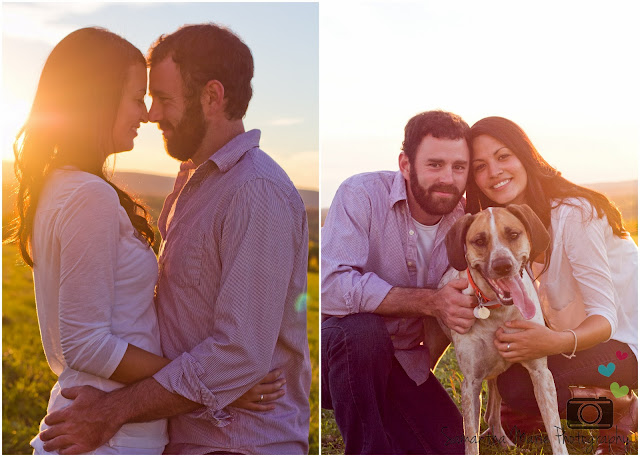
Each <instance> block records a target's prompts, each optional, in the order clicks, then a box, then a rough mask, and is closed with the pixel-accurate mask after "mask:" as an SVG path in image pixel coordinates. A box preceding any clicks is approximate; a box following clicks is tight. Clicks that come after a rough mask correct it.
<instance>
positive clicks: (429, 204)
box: [409, 164, 464, 216]
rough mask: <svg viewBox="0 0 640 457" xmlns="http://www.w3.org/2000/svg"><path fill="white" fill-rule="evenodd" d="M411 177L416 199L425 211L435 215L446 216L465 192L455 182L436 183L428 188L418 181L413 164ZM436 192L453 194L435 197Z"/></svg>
mask: <svg viewBox="0 0 640 457" xmlns="http://www.w3.org/2000/svg"><path fill="white" fill-rule="evenodd" d="M409 177H410V182H409V185H410V187H411V193H412V194H413V197H414V198H415V199H416V202H417V203H418V205H419V206H420V208H422V210H423V211H424V212H426V213H429V214H432V215H434V216H444V215H445V214H449V213H450V212H451V211H453V209H454V208H455V207H456V205H457V204H458V202H459V201H460V199H461V198H462V194H463V193H464V189H463V190H460V189H458V188H457V187H456V186H454V185H453V184H451V185H445V184H434V185H432V186H429V187H428V188H424V187H422V186H421V185H420V183H419V182H418V175H417V174H416V168H415V167H414V166H413V164H412V165H411V169H410V171H409ZM434 192H449V193H451V194H452V195H451V197H449V198H443V197H435V196H434V195H433V193H434Z"/></svg>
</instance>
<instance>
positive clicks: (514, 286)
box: [497, 275, 536, 319]
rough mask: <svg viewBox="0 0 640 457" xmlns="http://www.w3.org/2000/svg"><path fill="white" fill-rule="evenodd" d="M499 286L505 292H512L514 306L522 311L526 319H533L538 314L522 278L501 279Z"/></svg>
mask: <svg viewBox="0 0 640 457" xmlns="http://www.w3.org/2000/svg"><path fill="white" fill-rule="evenodd" d="M497 282H498V284H499V286H500V288H501V289H502V290H503V291H509V292H511V298H512V299H513V304H514V305H516V307H517V308H518V309H519V310H520V314H522V317H524V318H525V319H531V318H532V317H533V316H534V315H535V314H536V307H535V305H534V304H533V302H532V301H531V299H530V298H529V296H528V295H527V293H526V292H525V290H524V284H523V283H522V279H520V276H518V275H515V276H512V277H510V278H506V279H499V280H498V281H497Z"/></svg>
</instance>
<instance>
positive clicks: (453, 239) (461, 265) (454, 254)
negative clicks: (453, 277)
mask: <svg viewBox="0 0 640 457" xmlns="http://www.w3.org/2000/svg"><path fill="white" fill-rule="evenodd" d="M473 219H475V216H474V215H472V214H465V215H464V216H462V217H461V218H460V219H458V220H457V221H456V222H455V224H453V225H452V226H451V228H450V229H449V233H447V236H446V238H445V239H444V245H445V246H446V247H447V257H448V258H449V263H450V264H451V266H452V267H453V268H455V269H456V270H458V271H462V270H466V269H467V258H466V257H465V255H464V245H465V242H466V238H467V230H469V226H470V225H471V223H472V222H473Z"/></svg>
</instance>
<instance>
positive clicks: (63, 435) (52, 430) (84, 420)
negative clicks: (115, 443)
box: [40, 386, 124, 455]
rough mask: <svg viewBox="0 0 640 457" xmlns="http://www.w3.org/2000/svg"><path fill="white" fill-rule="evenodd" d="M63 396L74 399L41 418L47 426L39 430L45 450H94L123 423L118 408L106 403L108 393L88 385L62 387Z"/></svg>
mask: <svg viewBox="0 0 640 457" xmlns="http://www.w3.org/2000/svg"><path fill="white" fill-rule="evenodd" d="M61 393H62V396H63V397H65V398H68V399H70V400H73V403H71V405H69V406H68V407H66V408H64V409H60V410H58V411H54V412H53V413H51V414H49V415H47V416H46V417H45V418H44V422H45V423H46V424H47V425H49V428H48V429H46V430H45V431H43V432H41V433H40V439H42V441H44V450H45V451H48V452H51V451H55V450H58V452H59V453H60V454H64V455H67V454H82V453H86V452H90V451H93V450H94V449H97V448H98V447H100V446H101V445H103V444H104V443H106V442H107V441H109V439H111V437H112V436H113V435H115V434H116V432H117V431H118V430H119V429H120V427H121V426H122V425H124V422H121V421H120V420H119V418H118V414H117V413H118V411H114V410H113V409H112V408H110V407H109V406H108V402H107V401H106V400H107V393H106V392H103V391H102V390H99V389H96V388H94V387H90V386H76V387H71V388H69V389H63V390H62V392H61Z"/></svg>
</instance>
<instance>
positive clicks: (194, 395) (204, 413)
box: [153, 352, 233, 427]
mask: <svg viewBox="0 0 640 457" xmlns="http://www.w3.org/2000/svg"><path fill="white" fill-rule="evenodd" d="M204 373H205V370H204V368H203V367H202V364H201V363H200V362H198V361H197V360H196V359H195V358H194V357H193V356H192V355H191V354H189V353H188V352H185V353H183V354H182V355H181V356H180V357H177V358H176V359H174V360H173V361H172V362H171V363H169V364H168V365H167V366H165V367H164V368H163V369H161V370H160V371H158V372H157V373H156V374H154V375H153V379H155V380H156V381H157V382H158V383H159V384H160V385H161V386H162V387H164V388H165V389H167V390H168V391H169V392H171V393H174V394H178V395H180V396H182V397H185V398H186V399H188V400H191V401H194V402H196V403H200V404H201V405H203V407H202V408H198V409H196V410H194V411H191V412H190V413H186V414H185V415H186V416H190V417H193V418H197V419H204V420H208V421H210V422H211V423H213V425H215V426H216V427H225V426H227V425H229V424H230V423H231V421H232V420H233V416H232V415H231V413H229V412H228V411H226V410H225V409H222V408H220V406H219V405H218V400H217V398H216V396H215V395H214V394H213V392H211V390H210V389H209V388H208V387H207V385H206V384H204V383H203V382H202V380H201V379H200V376H202V375H204Z"/></svg>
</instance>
